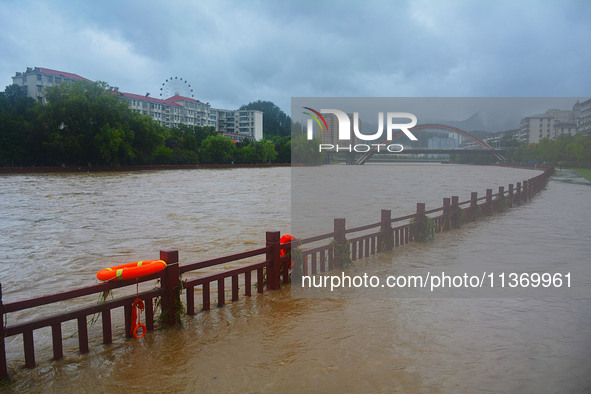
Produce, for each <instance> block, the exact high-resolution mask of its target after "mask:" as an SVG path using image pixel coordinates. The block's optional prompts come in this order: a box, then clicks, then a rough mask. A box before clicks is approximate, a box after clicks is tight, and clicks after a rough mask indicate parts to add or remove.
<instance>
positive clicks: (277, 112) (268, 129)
mask: <svg viewBox="0 0 591 394" xmlns="http://www.w3.org/2000/svg"><path fill="white" fill-rule="evenodd" d="M240 109H241V110H256V111H261V112H262V113H263V135H264V136H265V138H269V137H271V136H274V135H282V136H286V135H289V134H290V133H291V118H290V117H289V116H287V115H286V114H285V112H283V111H282V110H281V108H279V107H278V106H276V105H275V104H274V103H272V102H271V101H263V100H258V101H253V102H251V103H248V104H246V105H243V106H241V107H240Z"/></svg>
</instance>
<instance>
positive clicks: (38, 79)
mask: <svg viewBox="0 0 591 394" xmlns="http://www.w3.org/2000/svg"><path fill="white" fill-rule="evenodd" d="M73 81H89V82H92V81H90V79H86V78H84V77H81V76H80V75H77V74H72V73H68V72H64V71H57V70H52V69H49V68H43V67H35V68H31V67H27V70H26V71H25V72H17V73H16V75H15V76H14V77H12V83H13V84H15V85H18V86H20V87H21V88H22V89H23V91H24V92H25V93H26V94H27V96H29V97H32V98H34V99H35V100H37V101H38V102H40V103H42V104H46V103H47V100H46V99H45V88H46V87H47V86H53V85H57V84H60V83H70V82H73Z"/></svg>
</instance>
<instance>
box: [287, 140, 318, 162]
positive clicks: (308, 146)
mask: <svg viewBox="0 0 591 394" xmlns="http://www.w3.org/2000/svg"><path fill="white" fill-rule="evenodd" d="M319 144H320V140H318V139H317V138H313V139H312V140H308V138H307V136H306V134H299V135H296V136H295V137H293V138H292V139H291V158H292V164H311V165H319V164H322V162H323V159H324V153H322V152H319V150H318V145H319Z"/></svg>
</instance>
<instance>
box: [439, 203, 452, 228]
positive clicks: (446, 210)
mask: <svg viewBox="0 0 591 394" xmlns="http://www.w3.org/2000/svg"><path fill="white" fill-rule="evenodd" d="M450 210H451V205H450V198H449V197H443V228H441V231H447V230H449V229H450V228H451V212H450Z"/></svg>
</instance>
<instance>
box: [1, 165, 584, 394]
mask: <svg viewBox="0 0 591 394" xmlns="http://www.w3.org/2000/svg"><path fill="white" fill-rule="evenodd" d="M300 171H304V172H305V171H316V172H318V171H327V169H326V168H324V167H323V168H316V169H297V170H296V171H294V173H293V175H292V176H293V177H306V176H307V175H306V174H305V173H302V172H300ZM337 171H349V172H350V171H355V172H357V173H356V174H350V176H352V179H355V177H356V176H358V177H360V179H364V180H365V182H366V184H367V187H366V188H365V190H366V191H367V190H380V191H379V192H376V195H373V196H372V199H371V200H370V201H369V202H368V199H365V198H363V197H365V194H364V193H363V190H358V188H357V189H356V188H354V187H350V188H345V190H346V191H347V193H349V194H351V195H352V196H353V198H351V201H354V200H355V199H357V198H359V199H358V201H363V203H362V204H359V205H358V206H357V207H356V208H355V209H352V208H351V207H345V213H343V212H342V211H340V209H336V208H335V207H334V205H332V204H330V203H328V202H327V203H326V207H325V208H326V211H327V212H326V215H327V218H329V217H335V216H336V217H338V216H344V217H347V221H348V224H349V225H358V224H366V223H369V222H375V221H378V220H379V211H380V209H382V208H387V209H392V211H393V216H397V214H398V215H404V214H407V213H411V212H413V211H414V209H415V208H416V202H417V201H424V202H426V203H427V207H428V209H429V207H438V206H440V205H441V198H442V197H447V196H450V195H452V194H457V195H459V196H460V200H466V199H468V198H469V194H470V192H471V191H478V192H479V194H482V193H484V190H485V189H486V188H489V187H492V188H494V190H495V191H496V188H497V187H498V186H501V185H505V186H506V184H508V183H514V182H517V181H522V180H523V179H527V178H530V177H531V176H532V174H533V172H532V171H530V170H517V169H507V168H490V167H472V166H452V165H417V164H413V165H410V164H409V165H400V164H398V165H373V166H372V165H368V166H364V167H355V168H351V167H346V166H342V168H339V169H337ZM365 172H367V173H365ZM369 173H371V174H376V173H377V174H378V175H379V176H377V177H371V176H370V177H368V176H367V174H369ZM309 179H310V181H309V182H308V183H307V186H306V187H309V188H311V190H312V189H313V188H314V187H315V185H314V184H313V182H314V181H313V179H315V177H309ZM372 179H373V180H372ZM294 184H295V185H298V186H300V187H301V185H302V184H301V183H298V182H297V181H295V182H294ZM317 187H318V189H322V190H325V189H326V188H324V187H322V188H321V187H320V186H317ZM590 192H591V186H590V184H589V183H588V182H586V181H584V180H582V179H581V178H578V177H576V176H574V175H573V174H572V173H571V172H568V171H562V172H558V173H557V175H556V176H554V177H553V179H552V180H551V181H550V183H549V184H548V187H547V189H546V190H545V191H543V192H542V194H540V195H538V196H537V197H536V198H534V199H533V200H532V201H531V202H528V203H527V204H526V205H523V206H521V207H518V208H515V209H513V210H511V211H510V212H508V213H506V214H503V215H498V216H495V217H492V218H489V219H486V220H483V221H481V222H478V223H474V224H469V225H465V226H463V227H462V228H461V229H458V230H456V231H452V232H449V233H445V234H441V235H440V236H439V237H437V238H436V239H435V241H433V242H431V243H428V244H426V245H409V246H407V247H404V248H401V249H398V250H395V251H394V252H392V253H388V254H383V255H378V256H374V257H372V258H370V259H367V260H363V261H360V262H358V263H357V265H356V267H354V270H356V269H358V270H363V269H364V267H365V266H369V265H371V266H372V267H373V269H377V270H378V272H379V271H380V270H382V271H383V272H392V270H393V269H394V270H397V272H405V270H409V269H411V268H413V267H418V266H421V267H425V266H427V267H431V268H432V269H434V270H435V269H440V268H441V265H442V264H447V265H448V266H453V265H457V266H459V267H463V266H464V265H465V264H467V262H469V261H473V260H475V259H487V260H490V261H491V264H493V263H494V262H495V261H498V262H500V263H502V262H503V261H507V260H508V259H513V258H520V259H536V258H537V259H542V260H545V261H548V262H550V263H552V262H556V264H558V265H557V266H556V267H555V268H556V269H560V268H561V267H560V265H559V263H560V261H561V259H562V261H569V262H570V263H571V265H569V267H575V268H576V269H577V270H578V271H577V281H576V282H575V284H576V285H577V286H585V287H586V286H589V287H590V288H591V281H590V278H589V271H590V270H589V269H588V267H587V266H588V264H589V259H588V257H587V256H589V255H591V247H590V246H589V245H590V244H589V242H588V235H589V233H590V230H591V225H590V224H589V219H590V217H589V214H588V212H591V199H590V198H589V196H590ZM356 193H358V196H359V197H356V196H357V194H356ZM297 195H298V191H296V192H294V196H297ZM0 198H1V200H0V231H1V234H2V235H1V237H0V245H1V250H2V251H3V255H4V258H3V260H2V261H1V262H0V267H1V271H0V281H1V282H2V289H3V294H4V300H5V301H6V300H9V301H14V300H17V299H21V298H25V297H29V296H31V295H39V294H48V293H52V292H56V291H63V290H65V289H67V288H70V287H78V286H82V285H88V284H92V283H94V282H95V279H94V275H95V273H96V271H97V270H98V269H101V268H103V267H105V266H109V265H113V264H114V263H122V262H128V261H135V260H140V259H148V258H155V257H157V253H158V250H159V249H165V248H176V249H179V251H180V257H181V262H183V261H185V262H186V261H195V260H199V259H202V258H207V257H214V256H219V255H221V254H224V253H225V252H231V251H241V250H245V249H249V248H255V247H259V246H262V245H263V244H264V231H266V230H275V229H277V230H281V231H282V232H288V231H290V225H291V218H290V170H289V169H288V168H267V169H233V170H185V171H164V172H137V173H112V174H46V175H10V176H1V177H0ZM361 198H363V199H362V200H361ZM302 201H303V200H302V199H300V198H294V206H295V207H294V208H295V209H299V208H305V207H302V206H298V204H305V203H302ZM327 201H328V199H327ZM298 212H299V211H298ZM369 217H371V218H372V220H371V221H368V219H367V218H369ZM306 220H307V219H306ZM310 223H312V222H310ZM331 224H332V223H330V225H331ZM330 229H331V228H330V226H328V225H327V224H326V221H325V220H319V221H317V222H316V223H314V224H310V231H311V234H309V235H313V234H316V233H318V232H319V231H324V230H327V231H330ZM306 235H308V234H306ZM516 256H517V257H516ZM552 264H554V263H552ZM33 285H34V286H35V287H31V286H33ZM578 294H579V295H580V296H578V297H563V296H561V297H555V298H552V297H544V298H536V297H529V298H519V299H518V298H489V299H487V298H473V299H454V298H432V299H422V298H415V299H405V298H394V299H393V298H376V297H360V298H344V299H331V298H324V299H294V298H292V297H291V293H290V288H289V287H285V288H283V289H282V290H281V291H276V292H270V293H266V294H265V295H262V296H254V297H251V298H243V299H240V300H239V301H238V302H235V303H232V304H229V305H227V306H225V307H223V308H219V309H215V310H213V311H210V312H205V313H199V314H198V315H196V316H195V317H191V318H188V317H187V318H186V319H184V321H183V327H182V328H179V329H171V330H164V331H157V332H155V333H152V334H149V335H147V336H146V337H144V338H142V340H124V339H122V338H121V337H118V338H117V340H116V341H115V343H114V344H113V345H110V346H103V345H100V324H98V325H96V326H91V327H90V329H89V331H90V334H91V338H92V341H93V342H92V343H91V352H90V354H88V355H83V356H81V355H78V354H77V352H76V347H77V340H76V337H75V327H68V326H67V325H64V336H69V337H68V338H65V340H64V343H65V353H66V354H65V356H66V358H65V359H64V360H62V361H60V362H52V361H50V360H49V359H50V358H51V338H50V334H49V331H44V330H39V331H36V332H35V341H36V345H37V346H36V350H37V363H38V365H39V366H38V367H37V368H36V369H34V370H23V369H21V368H20V366H21V365H22V363H23V359H22V350H21V349H22V348H21V347H20V346H22V344H21V343H20V342H19V341H20V338H9V339H8V340H7V342H8V343H7V351H8V352H9V368H10V372H11V376H12V377H13V383H12V384H11V385H10V386H7V387H5V389H8V390H14V391H18V392H22V391H41V390H49V391H53V392H57V391H72V390H74V388H75V389H76V390H77V391H96V390H103V391H121V390H123V389H136V390H144V391H148V392H163V391H167V392H186V391H204V392H220V391H238V392H243V391H254V392H276V391H321V392H326V391H349V392H359V391H377V392H391V391H394V392H396V391H428V392H430V391H469V392H473V391H505V392H506V391H509V392H514V391H529V392H538V391H544V392H547V391H551V392H554V391H558V392H577V391H578V392H585V391H589V390H591V378H590V376H591V362H589V360H588V355H589V354H590V353H591V352H590V351H591V303H590V302H589V298H591V297H589V293H588V292H587V293H585V292H583V293H578ZM93 301H94V300H93ZM36 313H43V312H32V314H31V316H33V317H34V316H36V315H35V314H36ZM9 319H10V317H9ZM10 323H14V321H10V320H9V324H10Z"/></svg>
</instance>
